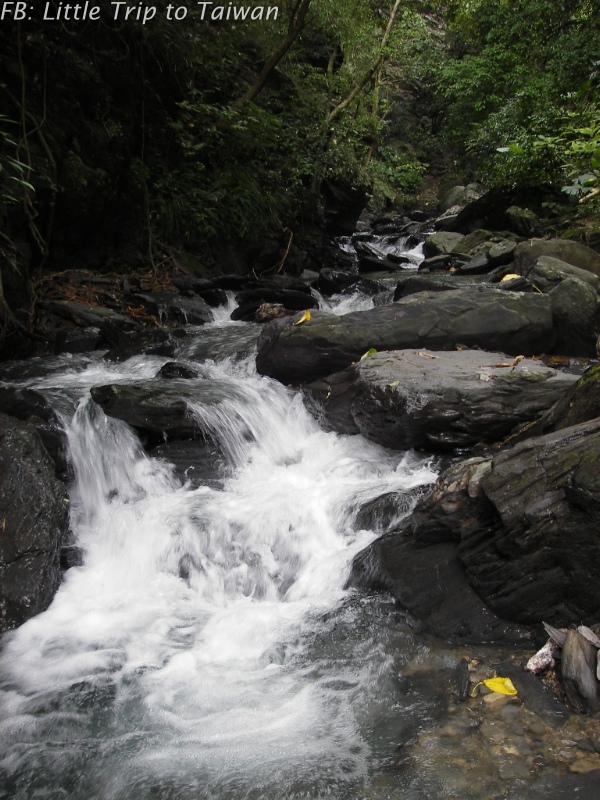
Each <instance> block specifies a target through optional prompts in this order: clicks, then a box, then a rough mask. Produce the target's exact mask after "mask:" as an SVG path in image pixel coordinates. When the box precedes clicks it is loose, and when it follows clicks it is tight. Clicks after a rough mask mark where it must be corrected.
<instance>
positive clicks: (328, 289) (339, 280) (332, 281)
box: [317, 267, 361, 296]
mask: <svg viewBox="0 0 600 800" xmlns="http://www.w3.org/2000/svg"><path fill="white" fill-rule="evenodd" d="M360 280H361V277H360V275H358V274H357V273H352V272H346V271H344V270H341V269H329V268H327V267H326V268H325V269H322V270H321V272H320V273H319V278H318V280H317V289H318V290H319V291H320V292H321V293H322V294H324V295H326V296H331V295H332V294H340V292H343V291H344V289H348V288H350V287H351V286H354V285H355V284H357V283H358V282H359V281H360Z"/></svg>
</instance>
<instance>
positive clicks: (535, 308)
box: [256, 287, 555, 383]
mask: <svg viewBox="0 0 600 800" xmlns="http://www.w3.org/2000/svg"><path fill="white" fill-rule="evenodd" d="M554 340H555V334H554V331H553V329H552V315H551V304H550V299H549V298H548V296H546V295H541V294H525V295H517V294H512V293H509V292H501V291H499V290H498V289H490V288H488V287H477V288H475V289H463V290H458V291H455V292H421V293H419V294H415V295H411V296H410V297H407V298H403V299H402V300H400V301H398V302H397V303H392V304H390V305H384V306H379V307H376V308H374V309H372V310H369V311H361V312H355V313H352V314H347V315H346V316H344V317H335V316H330V317H321V316H316V315H315V316H314V317H313V319H311V320H310V321H309V322H306V323H304V324H303V325H300V326H296V327H294V326H292V324H291V322H290V321H289V320H275V321H274V322H271V323H269V324H268V325H267V326H265V327H264V328H263V330H262V332H261V336H260V338H259V345H258V356H257V362H256V363H257V367H258V371H259V372H260V373H261V374H263V375H269V376H271V377H273V378H277V379H278V380H280V381H282V382H284V383H302V382H305V383H310V382H312V381H314V380H317V379H318V378H321V377H324V376H326V375H331V374H332V373H334V372H338V371H339V370H341V369H345V368H346V367H347V366H349V365H350V364H351V363H352V362H356V361H358V360H359V359H360V358H361V356H362V355H363V354H364V353H365V352H367V351H368V350H369V349H371V348H375V349H377V350H404V349H408V348H425V347H429V348H431V349H435V350H451V349H454V348H455V347H456V345H463V346H466V347H482V348H485V349H486V350H492V351H503V352H506V353H509V354H511V355H521V354H522V355H530V354H531V355H532V354H535V353H539V352H543V351H546V350H548V349H549V348H551V347H552V345H553V344H554Z"/></svg>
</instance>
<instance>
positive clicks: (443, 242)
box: [423, 231, 465, 258]
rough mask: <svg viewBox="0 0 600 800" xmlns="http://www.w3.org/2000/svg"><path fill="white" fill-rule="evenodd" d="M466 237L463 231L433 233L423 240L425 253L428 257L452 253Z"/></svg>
mask: <svg viewBox="0 0 600 800" xmlns="http://www.w3.org/2000/svg"><path fill="white" fill-rule="evenodd" d="M464 238H465V237H464V236H463V234H462V233H451V232H450V231H438V232H437V233H432V234H431V236H428V237H427V239H425V241H424V242H423V253H424V254H425V257H426V258H431V257H432V256H440V255H445V254H447V253H451V252H452V251H453V250H454V249H455V248H456V246H457V245H458V244H459V242H461V241H462V240H463V239H464Z"/></svg>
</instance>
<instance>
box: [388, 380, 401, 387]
mask: <svg viewBox="0 0 600 800" xmlns="http://www.w3.org/2000/svg"><path fill="white" fill-rule="evenodd" d="M399 383H400V381H392V382H391V383H388V386H398V384H399Z"/></svg>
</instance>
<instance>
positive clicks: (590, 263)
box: [514, 239, 600, 276]
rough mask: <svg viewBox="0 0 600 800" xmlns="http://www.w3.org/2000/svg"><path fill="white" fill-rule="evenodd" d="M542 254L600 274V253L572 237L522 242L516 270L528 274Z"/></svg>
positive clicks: (517, 254) (515, 257)
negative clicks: (571, 238) (573, 239)
mask: <svg viewBox="0 0 600 800" xmlns="http://www.w3.org/2000/svg"><path fill="white" fill-rule="evenodd" d="M540 256H549V257H550V258H557V259H559V260H560V261H566V262H567V264H571V265H572V266H574V267H579V268H580V269H584V270H587V271H588V272H592V273H593V274H594V275H598V276H600V254H599V253H597V252H596V251H595V250H592V249H591V247H586V246H585V245H584V244H580V243H579V242H574V241H571V240H570V239H530V240H528V241H526V242H521V244H519V245H518V246H517V248H516V250H515V253H514V259H515V267H516V270H517V271H518V272H519V273H520V274H521V275H527V272H528V270H529V269H530V268H531V267H532V266H533V265H534V264H535V262H536V261H537V259H538V258H540Z"/></svg>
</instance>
